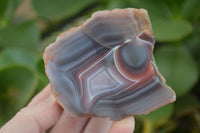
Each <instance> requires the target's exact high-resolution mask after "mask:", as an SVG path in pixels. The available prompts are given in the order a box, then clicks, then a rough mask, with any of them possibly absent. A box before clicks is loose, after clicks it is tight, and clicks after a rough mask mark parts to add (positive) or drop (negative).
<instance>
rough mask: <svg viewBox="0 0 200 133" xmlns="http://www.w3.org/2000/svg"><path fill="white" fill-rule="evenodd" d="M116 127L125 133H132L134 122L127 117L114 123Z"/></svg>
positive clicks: (131, 118)
mask: <svg viewBox="0 0 200 133" xmlns="http://www.w3.org/2000/svg"><path fill="white" fill-rule="evenodd" d="M116 126H117V127H118V128H119V129H121V130H122V131H124V132H126V133H132V132H133V130H134V128H135V120H134V118H133V117H128V118H125V119H122V120H121V121H118V122H116Z"/></svg>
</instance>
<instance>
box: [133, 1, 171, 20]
mask: <svg viewBox="0 0 200 133" xmlns="http://www.w3.org/2000/svg"><path fill="white" fill-rule="evenodd" d="M130 2H131V4H132V5H133V6H134V7H137V8H144V9H146V10H147V11H148V13H149V15H150V18H151V17H161V18H171V17H172V12H171V11H170V10H169V7H168V5H167V4H166V3H165V2H164V1H161V0H130Z"/></svg>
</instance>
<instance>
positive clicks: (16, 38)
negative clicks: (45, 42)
mask: <svg viewBox="0 0 200 133" xmlns="http://www.w3.org/2000/svg"><path fill="white" fill-rule="evenodd" d="M38 44H39V30H38V29H37V27H36V26H35V24H34V22H33V21H28V22H24V23H21V24H17V25H11V26H9V27H7V28H4V29H2V30H0V46H2V47H20V48H26V49H29V50H31V51H37V50H38Z"/></svg>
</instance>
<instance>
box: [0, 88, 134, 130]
mask: <svg viewBox="0 0 200 133" xmlns="http://www.w3.org/2000/svg"><path fill="white" fill-rule="evenodd" d="M134 126H135V121H134V118H133V117H128V118H125V119H123V120H121V121H117V122H112V121H111V120H109V119H107V118H90V117H77V118H74V117H72V116H70V114H69V113H67V112H66V111H63V109H62V108H61V107H60V106H59V104H57V102H56V101H55V99H54V97H53V96H52V95H51V92H50V86H49V85H48V86H47V87H46V88H45V89H44V90H42V91H41V92H40V93H39V94H38V95H36V96H35V97H34V98H33V99H32V101H31V102H30V103H29V104H28V105H27V107H25V108H23V109H21V110H20V111H19V112H18V113H17V114H16V115H15V116H14V117H13V118H12V119H11V120H10V121H9V122H8V123H6V124H5V125H4V126H3V127H2V128H1V129H0V133H44V132H46V131H47V130H48V129H50V130H49V132H50V133H132V132H133V130H134Z"/></svg>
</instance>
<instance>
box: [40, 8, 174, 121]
mask: <svg viewBox="0 0 200 133" xmlns="http://www.w3.org/2000/svg"><path fill="white" fill-rule="evenodd" d="M154 44H155V41H154V37H153V35H152V28H151V23H150V19H149V17H148V13H147V11H146V10H144V9H133V8H128V9H116V10H112V11H98V12H95V13H94V14H93V15H92V17H91V18H90V19H88V20H87V21H86V22H85V23H83V24H82V25H81V26H79V27H76V28H72V29H71V30H69V31H67V32H65V33H63V34H61V35H60V36H59V37H58V38H57V40H56V41H55V42H54V43H53V44H51V45H50V46H49V47H47V48H46V50H45V53H44V61H45V67H46V73H47V75H48V78H49V80H50V85H51V88H52V92H53V94H54V96H55V98H56V99H57V100H58V102H59V103H60V105H61V106H62V107H63V108H64V109H65V110H67V111H68V112H70V113H71V114H72V115H73V116H95V117H110V118H111V119H112V120H120V119H122V118H124V117H127V116H130V115H140V114H147V113H149V112H151V111H153V110H155V109H157V108H159V107H160V106H163V105H165V104H168V103H171V102H173V101H175V93H174V91H173V90H172V89H171V88H170V87H169V86H167V85H166V84H165V80H164V78H163V77H162V76H161V74H160V73H159V71H158V69H157V67H156V64H155V62H154V59H153V55H152V52H153V48H154Z"/></svg>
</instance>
